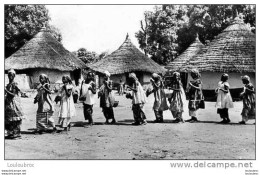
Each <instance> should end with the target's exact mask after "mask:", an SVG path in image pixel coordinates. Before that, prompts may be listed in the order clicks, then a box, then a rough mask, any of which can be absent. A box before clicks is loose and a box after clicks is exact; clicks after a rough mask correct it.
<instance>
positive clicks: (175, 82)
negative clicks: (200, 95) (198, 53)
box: [169, 72, 186, 123]
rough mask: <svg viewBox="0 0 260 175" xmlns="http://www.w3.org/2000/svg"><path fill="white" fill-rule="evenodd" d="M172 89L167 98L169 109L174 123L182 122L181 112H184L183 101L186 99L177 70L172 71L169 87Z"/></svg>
mask: <svg viewBox="0 0 260 175" xmlns="http://www.w3.org/2000/svg"><path fill="white" fill-rule="evenodd" d="M170 89H171V90H173V93H172V95H171V97H170V98H169V102H170V104H171V105H170V110H171V113H172V116H173V118H175V120H174V121H173V122H174V123H179V122H182V123H184V120H183V118H182V113H183V112H184V110H183V109H184V103H185V100H186V96H185V92H184V90H183V87H182V83H181V77H180V73H179V72H174V73H173V76H172V86H171V87H170Z"/></svg>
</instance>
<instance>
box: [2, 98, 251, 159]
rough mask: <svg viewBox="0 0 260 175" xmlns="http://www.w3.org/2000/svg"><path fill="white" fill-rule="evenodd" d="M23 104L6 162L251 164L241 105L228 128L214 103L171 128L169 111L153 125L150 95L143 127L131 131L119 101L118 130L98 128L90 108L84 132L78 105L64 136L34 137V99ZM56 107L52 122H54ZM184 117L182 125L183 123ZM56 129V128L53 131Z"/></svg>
mask: <svg viewBox="0 0 260 175" xmlns="http://www.w3.org/2000/svg"><path fill="white" fill-rule="evenodd" d="M29 96H30V97H29V98H22V99H21V101H22V106H23V110H24V113H25V117H26V119H24V120H23V124H22V138H21V139H19V140H5V159H7V160H9V159H85V160H86V159H181V160H186V159H255V125H254V124H253V123H254V122H255V120H251V121H249V124H247V125H239V124H238V122H239V121H240V120H241V116H240V113H241V110H242V102H235V108H234V109H231V110H230V119H231V123H230V124H220V123H218V122H219V121H220V118H219V116H218V115H217V114H216V109H215V107H214V104H215V103H214V102H206V109H204V110H200V111H199V116H198V118H199V120H200V122H198V123H187V122H186V123H183V124H175V123H171V121H172V116H171V113H170V112H169V111H167V112H165V113H164V116H165V117H164V118H165V123H152V121H153V120H154V119H155V118H154V113H153V111H152V105H153V95H151V96H150V97H149V102H148V103H147V104H146V105H145V113H146V116H147V119H148V124H147V125H144V126H132V125H131V123H132V122H133V115H132V111H131V100H129V99H126V98H125V96H118V95H117V94H116V99H117V100H119V106H118V107H116V108H114V113H115V118H116V120H117V122H118V123H117V124H115V125H103V123H104V121H105V119H104V117H103V114H102V111H101V109H100V108H99V101H98V100H97V103H96V104H95V105H94V122H95V123H96V124H95V125H94V126H92V127H89V128H86V127H83V124H84V122H85V121H84V117H83V108H82V104H81V103H78V104H76V109H77V116H76V117H75V118H73V119H72V122H73V125H74V126H73V127H72V128H71V131H69V132H68V133H55V134H42V135H39V134H34V133H33V130H34V129H35V127H36V124H35V120H36V110H37V105H36V104H33V98H34V94H29ZM55 106H56V112H55V122H56V123H57V122H58V118H57V110H58V105H55ZM188 118H189V116H188V111H187V110H186V111H185V113H184V119H188ZM58 129H60V128H58Z"/></svg>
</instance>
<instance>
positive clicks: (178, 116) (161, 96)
mask: <svg viewBox="0 0 260 175" xmlns="http://www.w3.org/2000/svg"><path fill="white" fill-rule="evenodd" d="M15 75H16V73H15V71H14V70H10V71H9V72H8V78H9V83H8V84H7V86H6V88H5V129H6V136H7V137H8V138H19V137H20V136H21V131H20V126H21V123H22V116H23V112H22V109H21V105H20V103H19V100H18V98H17V97H18V93H19V92H20V93H22V92H21V90H20V89H19V88H18V86H17V83H15V81H14V78H15ZM94 77H95V75H94V73H92V72H89V73H88V74H87V77H86V79H85V80H84V81H83V82H82V83H81V85H80V94H79V95H80V97H79V100H80V101H82V102H83V113H84V117H85V120H88V124H89V126H91V125H93V116H92V115H93V105H94V103H95V94H96V93H97V89H96V84H95V78H94ZM191 77H192V78H193V80H191V81H190V82H189V85H188V88H187V96H188V98H189V102H188V105H187V106H188V107H186V96H185V94H186V93H185V92H184V89H183V86H182V83H181V79H180V73H178V72H174V73H173V75H172V84H171V87H170V89H171V90H172V93H171V94H170V97H169V98H168V101H169V104H170V106H168V105H167V98H166V94H165V91H164V90H165V88H164V83H163V80H162V77H161V76H160V75H158V74H156V73H154V74H152V78H151V85H152V88H149V89H148V90H147V91H146V92H145V91H144V90H143V88H142V85H141V83H140V82H139V81H138V78H137V77H136V75H135V73H130V74H129V78H130V85H126V87H125V88H126V89H128V91H132V93H130V92H128V93H127V94H126V98H128V99H132V110H133V116H134V121H135V122H134V123H133V124H134V125H143V124H146V123H147V122H146V115H145V113H144V111H143V107H144V105H145V103H146V102H147V97H148V96H149V95H150V94H152V93H153V94H154V105H153V110H154V114H155V118H156V120H155V122H158V123H160V122H163V111H165V110H168V109H169V110H170V111H171V113H172V115H173V118H174V119H175V120H174V121H173V122H174V123H179V122H184V120H183V117H182V114H183V112H184V110H185V109H189V115H190V117H191V118H190V119H189V120H187V121H188V122H196V121H198V119H197V111H198V109H200V108H202V109H203V108H205V103H204V97H203V93H202V82H201V80H200V73H199V72H198V70H196V69H193V70H191ZM39 81H40V85H39V87H38V88H37V95H36V97H35V99H34V103H37V104H38V109H37V113H36V127H37V130H38V132H43V131H46V130H48V128H49V126H51V127H52V128H53V131H56V130H57V129H56V126H55V122H54V119H53V114H54V106H53V102H52V99H51V95H50V94H52V93H53V92H52V91H51V89H50V81H49V78H48V77H47V75H45V74H42V75H40V76H39ZM62 82H63V86H62V87H61V88H60V90H59V91H58V95H57V96H56V98H55V100H54V101H55V102H56V103H58V102H59V103H60V108H59V112H58V116H59V122H58V123H59V124H60V126H61V127H62V128H64V130H66V131H68V130H70V127H71V123H70V121H71V119H72V118H73V117H75V115H76V109H75V106H74V100H73V93H75V88H74V86H73V84H72V81H71V79H70V77H69V76H63V78H62ZM242 82H243V83H244V85H245V86H244V91H243V92H242V93H241V97H242V98H243V110H242V113H241V115H242V121H241V122H240V124H245V123H246V122H247V120H248V119H249V118H250V117H251V116H254V115H255V90H254V87H253V85H252V84H251V83H250V78H249V77H248V76H247V75H246V76H243V77H242ZM229 87H230V86H229V84H228V74H223V75H222V76H221V81H220V82H219V83H218V87H217V89H216V93H217V94H218V97H217V102H216V107H217V113H218V114H219V115H220V117H221V118H222V119H223V120H222V123H229V122H230V119H229V115H228V109H229V108H233V102H232V97H231V95H230V92H229ZM98 97H99V98H100V107H101V108H102V112H103V114H104V117H105V119H106V122H105V124H109V123H116V120H115V117H114V111H113V106H114V105H115V103H116V102H115V98H114V96H113V93H112V81H111V80H110V73H109V72H108V71H105V78H104V83H103V85H102V86H101V87H100V89H99V91H98ZM46 104H47V105H48V107H47V108H46Z"/></svg>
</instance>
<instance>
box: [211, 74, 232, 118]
mask: <svg viewBox="0 0 260 175" xmlns="http://www.w3.org/2000/svg"><path fill="white" fill-rule="evenodd" d="M227 80H228V74H223V75H222V76H221V81H220V82H219V83H218V88H217V89H216V93H217V94H218V96H217V102H216V105H215V106H216V108H217V113H218V114H219V115H220V118H222V119H223V120H222V121H221V123H229V122H230V119H229V114H228V109H229V108H233V107H234V105H233V101H232V97H231V95H230V92H229V88H230V86H229V83H228V82H227Z"/></svg>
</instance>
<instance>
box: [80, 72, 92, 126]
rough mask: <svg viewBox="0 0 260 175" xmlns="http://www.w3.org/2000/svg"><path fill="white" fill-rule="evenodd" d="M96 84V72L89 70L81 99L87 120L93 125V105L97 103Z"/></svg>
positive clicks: (82, 87)
mask: <svg viewBox="0 0 260 175" xmlns="http://www.w3.org/2000/svg"><path fill="white" fill-rule="evenodd" d="M95 94H96V84H95V74H94V73H92V72H89V73H88V74H87V77H86V79H85V80H84V81H83V82H82V84H81V89H80V98H79V100H80V101H83V113H84V117H85V120H88V124H89V126H92V125H93V117H92V114H93V105H94V103H95Z"/></svg>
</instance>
